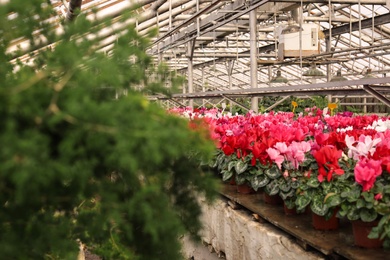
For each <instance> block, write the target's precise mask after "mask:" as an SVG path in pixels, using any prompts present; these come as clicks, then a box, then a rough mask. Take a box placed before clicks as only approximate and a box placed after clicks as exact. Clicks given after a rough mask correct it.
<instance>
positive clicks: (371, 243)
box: [351, 220, 383, 248]
mask: <svg viewBox="0 0 390 260" xmlns="http://www.w3.org/2000/svg"><path fill="white" fill-rule="evenodd" d="M378 222H379V221H377V220H376V221H372V222H363V221H361V220H355V221H351V223H352V231H353V238H354V240H355V245H356V246H360V247H364V248H380V247H382V245H383V240H380V239H379V238H377V239H370V238H368V234H370V232H371V229H372V228H373V227H376V226H377V225H378Z"/></svg>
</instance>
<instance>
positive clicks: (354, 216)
mask: <svg viewBox="0 0 390 260" xmlns="http://www.w3.org/2000/svg"><path fill="white" fill-rule="evenodd" d="M359 217H360V216H359V211H358V210H357V209H356V208H351V209H350V210H349V212H348V214H347V218H348V219H349V220H358V219H359Z"/></svg>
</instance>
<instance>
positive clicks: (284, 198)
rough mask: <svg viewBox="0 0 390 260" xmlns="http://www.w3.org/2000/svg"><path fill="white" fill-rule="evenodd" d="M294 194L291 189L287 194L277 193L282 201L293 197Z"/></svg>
mask: <svg viewBox="0 0 390 260" xmlns="http://www.w3.org/2000/svg"><path fill="white" fill-rule="evenodd" d="M294 194H295V192H294V190H293V189H291V190H290V191H289V192H283V191H280V192H279V196H280V197H281V198H282V200H286V199H287V198H291V197H293V196H294Z"/></svg>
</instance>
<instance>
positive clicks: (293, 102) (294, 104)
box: [291, 101, 298, 112]
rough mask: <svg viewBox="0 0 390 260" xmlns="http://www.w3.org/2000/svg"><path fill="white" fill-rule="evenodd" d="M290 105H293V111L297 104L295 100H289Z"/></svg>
mask: <svg viewBox="0 0 390 260" xmlns="http://www.w3.org/2000/svg"><path fill="white" fill-rule="evenodd" d="M291 105H292V106H293V110H292V111H293V112H294V111H295V108H296V107H297V106H298V103H297V102H295V101H291Z"/></svg>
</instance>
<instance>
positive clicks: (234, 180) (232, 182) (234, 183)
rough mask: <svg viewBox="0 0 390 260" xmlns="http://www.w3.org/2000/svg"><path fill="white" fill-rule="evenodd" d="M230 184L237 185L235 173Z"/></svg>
mask: <svg viewBox="0 0 390 260" xmlns="http://www.w3.org/2000/svg"><path fill="white" fill-rule="evenodd" d="M229 184H230V185H236V184H237V183H236V175H234V174H233V176H232V177H231V178H230V181H229Z"/></svg>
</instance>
